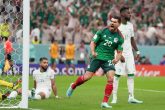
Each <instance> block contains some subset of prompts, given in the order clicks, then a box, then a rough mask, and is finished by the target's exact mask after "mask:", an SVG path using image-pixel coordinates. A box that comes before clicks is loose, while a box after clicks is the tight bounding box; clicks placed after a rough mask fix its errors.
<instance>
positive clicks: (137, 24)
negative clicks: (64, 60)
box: [0, 0, 165, 64]
mask: <svg viewBox="0 0 165 110" xmlns="http://www.w3.org/2000/svg"><path fill="white" fill-rule="evenodd" d="M22 4H23V3H22V0H0V36H1V37H0V43H1V42H2V38H4V37H8V38H9V40H10V41H11V42H16V43H22V37H23V35H22V32H23V31H22V21H23V14H22V12H23V8H22ZM124 5H127V6H129V7H130V9H131V10H130V11H131V15H132V19H131V22H132V23H133V24H134V29H135V40H136V42H137V44H138V45H165V2H164V1H163V0H30V41H31V44H34V45H36V44H51V41H53V40H56V41H57V42H58V44H62V45H63V44H68V42H69V41H70V40H72V42H73V43H74V44H75V46H76V47H77V48H78V47H79V45H80V44H81V42H82V41H83V42H84V43H85V44H89V43H90V40H91V38H92V37H93V35H94V34H95V33H96V32H97V30H99V29H102V28H104V27H106V26H107V25H108V24H109V18H110V17H111V16H112V15H113V14H117V15H119V10H120V7H122V6H124ZM139 62H140V63H145V64H149V63H150V61H149V59H148V58H146V57H142V58H141V60H140V61H139Z"/></svg>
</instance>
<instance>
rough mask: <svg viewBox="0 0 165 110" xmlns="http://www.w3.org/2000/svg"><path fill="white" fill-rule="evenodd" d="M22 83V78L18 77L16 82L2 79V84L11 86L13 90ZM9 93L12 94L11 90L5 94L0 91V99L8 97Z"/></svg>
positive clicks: (0, 84)
mask: <svg viewBox="0 0 165 110" xmlns="http://www.w3.org/2000/svg"><path fill="white" fill-rule="evenodd" d="M20 83H21V79H18V80H17V81H16V82H14V83H12V82H7V81H4V80H0V86H5V87H9V88H11V89H13V90H16V89H17V88H18V87H19V84H20ZM9 94H10V91H8V92H6V93H5V94H3V93H1V92H0V101H1V100H4V99H6V98H7V96H8V95H9Z"/></svg>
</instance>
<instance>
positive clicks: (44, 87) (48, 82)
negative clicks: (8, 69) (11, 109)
mask: <svg viewBox="0 0 165 110" xmlns="http://www.w3.org/2000/svg"><path fill="white" fill-rule="evenodd" d="M54 75H55V73H54V71H53V70H52V69H51V68H49V67H48V59H47V58H45V57H42V58H40V67H39V69H37V70H35V71H34V72H33V78H34V89H32V91H30V90H29V98H33V99H45V98H49V97H50V95H51V91H52V90H53V93H54V96H55V97H56V98H59V97H58V95H57V87H56V85H55V80H54ZM21 93H22V89H21V88H20V89H18V90H17V91H13V92H11V94H10V95H9V97H8V98H15V97H16V96H17V95H18V94H21Z"/></svg>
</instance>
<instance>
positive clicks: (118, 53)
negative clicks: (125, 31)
mask: <svg viewBox="0 0 165 110" xmlns="http://www.w3.org/2000/svg"><path fill="white" fill-rule="evenodd" d="M123 43H124V39H123V38H121V39H120V40H119V43H118V47H117V55H116V57H115V59H113V60H112V63H113V64H116V63H117V62H118V61H119V60H121V58H122V52H123Z"/></svg>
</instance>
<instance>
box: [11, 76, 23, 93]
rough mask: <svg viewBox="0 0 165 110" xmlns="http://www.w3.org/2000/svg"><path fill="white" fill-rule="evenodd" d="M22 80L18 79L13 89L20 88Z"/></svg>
mask: <svg viewBox="0 0 165 110" xmlns="http://www.w3.org/2000/svg"><path fill="white" fill-rule="evenodd" d="M21 82H22V79H21V78H20V79H18V80H17V81H16V82H14V83H13V87H12V89H14V90H16V89H18V87H19V85H20V83H21Z"/></svg>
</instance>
